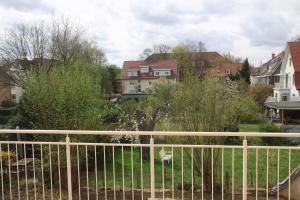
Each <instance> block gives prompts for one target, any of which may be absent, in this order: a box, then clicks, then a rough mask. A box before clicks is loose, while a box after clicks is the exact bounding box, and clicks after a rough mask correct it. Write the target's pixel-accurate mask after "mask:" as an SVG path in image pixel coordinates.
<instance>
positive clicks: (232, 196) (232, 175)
mask: <svg viewBox="0 0 300 200" xmlns="http://www.w3.org/2000/svg"><path fill="white" fill-rule="evenodd" d="M231 166H232V170H231V182H232V183H231V198H232V200H234V148H232V153H231Z"/></svg>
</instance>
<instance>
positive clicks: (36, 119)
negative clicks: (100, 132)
mask: <svg viewBox="0 0 300 200" xmlns="http://www.w3.org/2000/svg"><path fill="white" fill-rule="evenodd" d="M100 77H101V75H100V74H99V73H97V71H96V67H95V66H94V65H88V64H86V63H82V62H80V61H77V62H76V63H74V64H72V65H69V66H68V68H65V67H64V66H57V67H56V68H54V69H53V70H52V71H50V72H47V71H46V70H39V71H38V72H37V71H35V70H31V71H30V72H29V74H28V76H27V78H26V82H25V83H26V84H25V85H26V88H25V91H24V95H23V97H22V99H21V103H20V111H21V115H22V117H23V118H22V119H23V123H22V126H21V127H20V128H30V129H48V130H51V129H67V130H74V129H80V130H86V129H89V130H97V129H101V123H100V119H99V117H98V115H99V113H101V110H102V108H103V100H102V89H101V78H100Z"/></svg>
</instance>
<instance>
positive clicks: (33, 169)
mask: <svg viewBox="0 0 300 200" xmlns="http://www.w3.org/2000/svg"><path fill="white" fill-rule="evenodd" d="M34 152H35V151H34V144H32V172H33V189H34V199H35V200H36V180H35V178H36V176H35V156H34Z"/></svg>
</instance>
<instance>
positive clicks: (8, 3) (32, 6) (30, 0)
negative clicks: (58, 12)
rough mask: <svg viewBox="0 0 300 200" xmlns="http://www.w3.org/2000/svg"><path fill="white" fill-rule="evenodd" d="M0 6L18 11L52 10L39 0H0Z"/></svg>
mask: <svg viewBox="0 0 300 200" xmlns="http://www.w3.org/2000/svg"><path fill="white" fill-rule="evenodd" d="M0 6H2V7H4V8H11V9H14V10H18V11H25V12H27V11H32V10H40V11H44V12H52V9H51V8H50V7H48V6H47V5H45V4H44V3H43V2H42V1H39V0H0Z"/></svg>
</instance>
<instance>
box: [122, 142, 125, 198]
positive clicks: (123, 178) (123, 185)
mask: <svg viewBox="0 0 300 200" xmlns="http://www.w3.org/2000/svg"><path fill="white" fill-rule="evenodd" d="M122 187H123V189H122V190H123V191H122V192H123V200H125V176H124V147H123V146H122Z"/></svg>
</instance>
